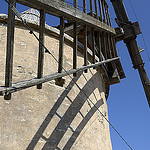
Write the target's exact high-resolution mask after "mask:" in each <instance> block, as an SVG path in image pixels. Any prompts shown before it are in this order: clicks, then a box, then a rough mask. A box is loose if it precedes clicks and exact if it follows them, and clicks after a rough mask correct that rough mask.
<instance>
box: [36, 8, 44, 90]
mask: <svg viewBox="0 0 150 150" xmlns="http://www.w3.org/2000/svg"><path fill="white" fill-rule="evenodd" d="M44 36H45V10H44V9H42V10H40V31H39V40H40V42H42V43H43V44H44ZM40 42H39V57H38V74H37V78H38V79H40V78H41V77H42V76H43V61H44V47H43V45H42V44H41V43H40ZM41 88H42V84H39V85H37V89H41Z"/></svg>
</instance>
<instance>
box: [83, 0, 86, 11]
mask: <svg viewBox="0 0 150 150" xmlns="http://www.w3.org/2000/svg"><path fill="white" fill-rule="evenodd" d="M83 12H84V13H86V0H83Z"/></svg>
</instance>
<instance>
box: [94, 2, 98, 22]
mask: <svg viewBox="0 0 150 150" xmlns="http://www.w3.org/2000/svg"><path fill="white" fill-rule="evenodd" d="M94 2H95V12H96V19H98V9H97V0H94Z"/></svg>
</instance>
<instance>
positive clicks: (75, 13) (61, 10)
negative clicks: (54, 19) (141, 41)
mask: <svg viewBox="0 0 150 150" xmlns="http://www.w3.org/2000/svg"><path fill="white" fill-rule="evenodd" d="M17 2H19V3H20V4H24V5H26V6H29V7H33V8H35V9H39V10H40V9H43V8H44V9H45V10H46V13H48V14H52V15H55V16H59V17H60V16H64V17H65V18H66V19H67V18H68V19H69V20H70V21H72V22H75V21H77V22H80V23H81V24H86V25H88V26H90V27H93V28H95V29H98V30H101V31H106V32H111V33H112V34H116V33H115V30H114V29H113V28H112V27H109V26H108V25H107V24H105V23H103V22H100V21H99V20H97V19H95V18H93V17H91V16H90V15H87V14H85V13H84V12H81V11H80V10H79V9H76V8H73V7H72V6H70V5H68V4H66V3H64V2H63V1H60V0H17Z"/></svg>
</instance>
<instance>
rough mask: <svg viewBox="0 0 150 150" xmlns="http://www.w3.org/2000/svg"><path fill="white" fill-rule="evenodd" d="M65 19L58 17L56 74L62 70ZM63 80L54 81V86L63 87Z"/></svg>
mask: <svg viewBox="0 0 150 150" xmlns="http://www.w3.org/2000/svg"><path fill="white" fill-rule="evenodd" d="M64 21H65V18H64V17H63V16H61V17H60V36H59V64H58V73H61V72H62V69H63V49H64V28H65V22H64ZM63 84H64V80H63V79H62V78H58V79H56V85H59V86H63Z"/></svg>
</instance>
